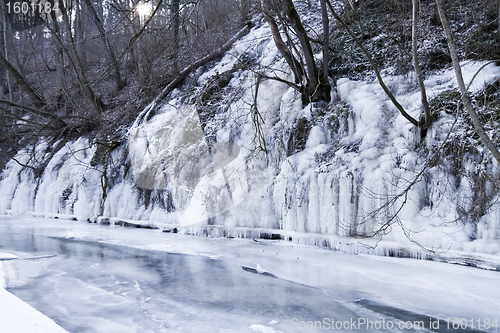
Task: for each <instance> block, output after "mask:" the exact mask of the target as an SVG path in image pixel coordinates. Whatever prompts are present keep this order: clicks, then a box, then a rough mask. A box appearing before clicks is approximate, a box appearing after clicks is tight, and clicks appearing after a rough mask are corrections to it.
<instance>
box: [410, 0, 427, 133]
mask: <svg viewBox="0 0 500 333" xmlns="http://www.w3.org/2000/svg"><path fill="white" fill-rule="evenodd" d="M417 25H418V0H413V26H412V51H413V67H415V73H416V74H417V80H418V85H419V87H420V95H421V97H422V105H423V107H424V113H425V123H424V128H427V127H429V126H430V125H431V122H432V121H431V111H430V109H429V103H428V102H427V94H426V92H425V85H424V77H423V75H422V70H421V69H420V64H419V63H418V53H417V49H418V43H417V28H418V26H417Z"/></svg>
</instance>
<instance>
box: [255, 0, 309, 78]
mask: <svg viewBox="0 0 500 333" xmlns="http://www.w3.org/2000/svg"><path fill="white" fill-rule="evenodd" d="M260 3H261V6H262V13H263V14H264V18H265V19H266V21H267V24H269V27H271V32H272V34H273V39H274V44H275V45H276V48H277V49H278V51H279V52H280V53H281V55H282V56H283V58H285V61H286V63H287V64H288V66H289V67H290V68H291V69H292V72H293V75H295V83H299V82H302V78H303V77H304V73H303V72H302V66H300V63H299V62H298V60H297V59H296V58H295V57H294V56H293V54H292V52H291V51H290V49H289V48H288V46H287V45H286V44H285V42H284V41H283V39H282V38H281V34H280V30H279V28H278V24H277V23H276V21H275V20H274V18H273V17H272V16H271V10H270V7H269V0H261V2H260Z"/></svg>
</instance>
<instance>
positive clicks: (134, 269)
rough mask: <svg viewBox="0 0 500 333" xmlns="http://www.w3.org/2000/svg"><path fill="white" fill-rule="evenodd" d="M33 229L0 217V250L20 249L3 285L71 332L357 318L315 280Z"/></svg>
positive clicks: (281, 326)
mask: <svg viewBox="0 0 500 333" xmlns="http://www.w3.org/2000/svg"><path fill="white" fill-rule="evenodd" d="M40 230H41V229H39V228H32V229H30V228H21V227H17V226H16V224H15V223H9V222H8V221H5V220H2V221H0V251H3V252H12V253H16V254H18V255H19V256H20V257H21V258H20V259H16V260H9V261H4V262H3V263H4V269H5V271H6V282H7V287H8V290H9V291H10V292H12V293H13V294H15V295H16V296H18V297H19V298H21V299H22V300H24V301H26V302H28V303H29V304H30V305H32V306H33V307H35V308H36V309H38V310H39V311H41V312H42V313H44V314H46V315H47V316H49V317H50V318H52V319H53V320H54V321H55V322H57V323H58V324H59V325H61V326H62V327H63V328H65V329H66V330H68V331H69V332H260V331H261V330H260V329H264V328H265V327H264V326H266V327H268V328H269V329H273V330H275V331H276V332H280V331H282V332H292V331H297V330H295V329H294V328H296V327H297V325H295V326H293V325H292V322H291V320H292V319H293V318H307V319H308V320H323V319H324V318H332V317H335V318H336V319H337V320H340V319H346V320H350V319H351V318H357V316H356V315H355V314H354V313H352V312H351V311H350V310H348V309H347V308H345V307H344V306H343V305H342V304H340V303H338V302H336V301H335V300H333V299H332V298H331V297H329V296H327V295H326V294H325V293H323V292H322V291H321V290H319V289H315V288H310V287H307V286H303V285H300V284H296V283H292V282H288V281H284V280H280V279H277V278H274V277H273V276H269V275H267V276H266V275H261V274H256V273H255V271H254V270H249V269H243V268H242V267H241V266H238V265H234V264H228V263H224V262H222V261H219V260H214V259H209V258H206V257H201V256H189V255H180V254H169V253H165V252H159V251H146V250H140V249H134V248H129V247H125V246H114V245H106V244H101V243H97V242H88V241H81V240H75V239H68V238H55V237H50V236H47V234H50V232H47V230H44V231H43V234H42V232H41V231H40ZM252 325H263V326H252ZM307 331H309V332H311V331H316V330H307ZM318 331H320V330H318ZM269 332H272V331H269Z"/></svg>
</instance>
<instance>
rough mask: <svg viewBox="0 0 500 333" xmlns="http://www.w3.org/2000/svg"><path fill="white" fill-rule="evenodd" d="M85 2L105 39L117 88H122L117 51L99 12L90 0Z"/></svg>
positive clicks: (123, 85) (123, 84)
mask: <svg viewBox="0 0 500 333" xmlns="http://www.w3.org/2000/svg"><path fill="white" fill-rule="evenodd" d="M85 4H86V5H87V8H88V10H89V13H90V16H91V17H92V19H93V20H94V22H95V25H96V27H97V30H98V31H99V35H100V36H101V38H102V40H103V41H104V45H105V46H106V52H107V53H108V57H109V61H110V62H111V66H113V67H114V69H115V70H114V76H115V83H116V89H117V90H118V91H119V90H122V89H123V87H125V83H124V82H123V80H122V77H121V75H120V66H119V64H118V61H117V59H116V55H115V52H114V51H113V48H112V47H111V44H110V42H109V39H108V35H107V34H106V31H105V30H104V26H103V23H102V21H101V19H100V18H99V16H98V15H97V12H96V11H95V9H94V6H93V5H92V3H91V2H90V0H85Z"/></svg>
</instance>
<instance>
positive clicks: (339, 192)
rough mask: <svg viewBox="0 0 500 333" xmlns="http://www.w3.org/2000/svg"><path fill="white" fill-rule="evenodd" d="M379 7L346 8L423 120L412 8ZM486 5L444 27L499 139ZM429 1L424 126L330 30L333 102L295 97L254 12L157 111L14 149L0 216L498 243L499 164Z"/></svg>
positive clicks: (306, 239)
mask: <svg viewBox="0 0 500 333" xmlns="http://www.w3.org/2000/svg"><path fill="white" fill-rule="evenodd" d="M385 3H388V2H384V1H382V2H381V1H365V4H364V6H365V7H363V8H362V9H361V8H358V11H357V12H349V11H347V10H346V12H345V13H344V14H345V17H347V18H348V20H349V24H351V25H352V27H353V30H354V31H355V33H359V34H360V36H361V37H362V40H364V41H365V42H366V44H367V45H368V49H369V51H370V52H372V53H373V56H374V58H375V60H376V62H377V65H378V66H380V68H381V69H383V70H382V77H383V80H384V82H385V84H386V85H387V87H388V89H389V90H390V91H391V93H392V94H393V95H394V96H395V98H396V99H397V101H398V102H399V103H400V105H401V106H402V107H403V108H404V109H405V110H406V112H407V113H408V114H409V115H410V116H412V117H413V118H415V119H420V118H421V115H422V102H421V95H420V90H419V87H418V84H417V80H416V77H415V74H414V72H413V71H412V66H411V52H410V51H408V50H409V49H408V47H410V49H411V45H410V44H411V38H410V40H408V39H407V36H408V35H407V32H405V31H406V30H408V27H409V26H410V25H409V24H408V22H406V21H403V22H399V23H398V22H396V21H398V20H399V19H396V18H395V17H399V16H396V15H395V14H394V12H393V11H395V12H396V13H398V15H401V17H405V18H406V17H407V16H408V15H409V13H410V11H409V9H408V8H407V7H406V6H405V4H404V3H402V2H398V1H396V2H395V3H396V4H397V5H398V6H399V7H398V6H396V5H395V6H396V7H394V8H388V7H387V5H386V4H385ZM466 5H467V6H469V7H467V8H470V7H471V6H473V4H472V3H467V4H466ZM311 6H312V7H308V6H307V5H306V4H303V3H297V8H298V9H299V12H300V13H301V16H302V18H303V22H304V24H305V26H306V27H307V29H308V32H309V34H310V35H311V36H313V37H312V38H311V39H312V40H313V46H314V47H313V52H314V54H315V57H316V62H317V63H318V64H319V63H320V62H321V60H322V54H321V47H320V46H321V45H320V43H314V39H315V37H314V36H315V34H317V32H318V31H321V29H322V28H321V19H320V18H321V13H320V10H319V3H316V2H313V3H312V4H311ZM483 7H485V8H486V7H488V6H486V5H483ZM485 8H482V10H483V11H482V12H481V13H487V15H486V14H485V16H484V17H479V16H480V14H477V15H478V17H472V18H471V17H470V16H468V14H467V13H466V12H461V13H460V15H463V17H462V16H460V15H459V14H455V16H453V17H452V23H453V25H454V29H455V32H456V33H457V35H458V38H457V40H458V45H459V48H460V55H461V56H462V57H463V58H465V59H466V60H464V61H462V62H461V63H460V65H461V68H462V71H463V76H464V80H465V83H466V84H470V86H469V92H470V95H471V97H472V101H473V104H474V106H475V108H476V109H477V110H478V111H479V114H480V119H481V120H482V121H483V124H484V126H485V129H486V132H487V133H488V135H489V137H490V138H492V139H493V142H494V144H495V145H496V146H497V147H498V144H499V142H498V137H499V136H498V128H499V127H498V126H499V121H500V107H499V105H498V103H499V102H498V97H499V94H500V93H499V91H500V89H499V83H498V82H499V81H498V80H499V78H500V67H498V66H496V64H495V63H492V62H489V61H488V59H493V57H492V55H493V54H494V53H495V52H497V50H496V49H494V48H493V47H492V46H491V45H490V44H489V43H490V39H488V38H487V36H486V35H487V33H489V34H491V36H492V37H491V36H490V37H491V38H496V37H495V35H494V31H495V30H494V29H492V28H491V27H490V22H487V21H486V20H488V19H490V18H491V17H490V16H491V15H490V13H489V12H488V8H486V9H485ZM433 10H434V6H433V5H432V3H431V2H429V3H427V2H425V1H424V2H423V5H422V17H423V19H422V22H421V23H420V24H421V26H422V35H423V37H422V40H421V41H419V45H421V46H422V47H421V49H420V51H419V52H420V56H421V58H422V64H423V69H424V73H425V75H424V76H425V81H424V82H425V86H426V90H427V96H428V98H429V102H430V103H429V104H430V108H431V111H432V117H433V121H432V125H431V126H430V127H429V128H418V127H416V126H414V125H412V124H411V123H410V122H408V120H407V119H405V118H404V117H403V116H402V115H401V113H400V112H398V110H397V109H396V108H395V107H394V104H393V103H391V101H390V100H389V97H388V96H387V94H386V93H384V91H383V90H382V88H381V86H380V84H379V82H378V81H377V79H376V78H374V76H373V73H372V71H371V67H370V66H369V64H368V63H367V62H366V60H365V58H364V56H363V54H362V53H361V52H360V51H359V49H358V48H357V47H356V44H354V43H353V42H352V41H351V40H349V36H348V35H347V34H346V33H345V31H343V30H342V28H341V27H340V26H334V25H332V26H331V29H332V31H331V33H330V36H331V37H330V38H331V39H330V41H331V46H330V48H331V50H330V51H331V54H332V57H331V59H330V61H329V65H330V66H329V76H330V77H329V80H330V83H331V85H332V91H331V95H332V100H331V102H329V103H326V102H321V101H320V102H315V103H308V104H306V103H304V98H303V95H302V94H301V91H300V90H298V89H296V87H294V86H293V82H294V74H293V72H292V71H291V70H290V67H289V66H288V64H287V63H286V61H285V60H284V59H283V57H282V56H281V54H280V52H279V51H278V49H277V47H276V43H275V41H274V40H273V37H272V33H271V30H270V27H269V25H268V24H266V21H265V20H264V18H263V17H262V15H261V14H256V15H255V16H254V17H253V25H254V26H253V28H252V29H251V30H250V32H249V33H248V34H246V35H245V36H244V37H242V38H240V39H239V40H238V41H236V42H235V43H234V44H233V46H232V47H231V48H230V49H229V51H227V52H226V53H225V55H224V56H223V57H222V59H220V60H218V61H212V62H210V63H208V64H206V65H205V66H203V67H200V68H199V69H198V70H197V71H195V72H194V73H192V74H191V75H190V76H189V80H187V81H188V82H184V84H183V85H182V86H178V87H177V89H175V90H173V91H172V92H171V93H169V94H168V95H167V96H166V97H165V98H164V99H162V101H161V104H160V106H159V108H158V109H154V112H151V110H152V109H151V108H149V109H148V108H146V110H147V111H148V112H142V113H140V111H141V110H137V114H139V113H140V115H139V116H138V118H136V119H135V121H134V123H133V124H131V125H130V126H129V127H128V132H127V133H126V135H122V136H121V137H120V136H116V135H115V136H112V137H110V138H109V139H99V140H97V139H93V138H96V137H98V136H95V135H84V136H82V137H80V138H78V139H71V140H63V139H59V140H56V141H55V142H54V140H50V139H48V138H46V139H41V140H39V142H38V143H37V144H36V145H34V146H27V147H26V148H24V149H21V150H20V151H19V152H18V153H17V154H16V155H15V157H14V159H12V160H10V161H9V162H8V163H7V165H6V167H5V170H4V171H3V173H2V178H1V182H0V188H1V195H0V211H1V212H2V213H11V214H23V213H29V212H31V213H32V214H35V215H45V216H58V217H60V218H64V217H69V218H76V219H78V220H80V221H91V222H99V223H115V224H122V225H127V226H143V227H149V228H161V229H164V230H165V231H169V232H170V231H171V232H184V233H195V234H201V235H213V236H226V237H254V238H259V237H261V238H273V239H283V240H286V241H292V242H298V243H301V244H311V245H319V246H325V247H329V248H332V249H338V250H342V251H346V252H351V253H373V254H383V255H396V256H407V257H419V258H420V257H430V256H431V255H433V254H434V253H437V254H438V255H443V254H444V253H447V252H448V251H452V252H453V251H455V250H460V251H465V252H482V253H488V254H497V253H500V242H499V238H500V214H499V210H498V208H499V207H498V203H497V201H498V199H499V198H498V194H499V193H498V186H499V182H498V177H499V173H498V165H497V162H496V161H495V159H494V158H493V157H492V155H491V154H490V152H489V151H488V150H487V149H486V148H485V147H484V146H483V143H482V142H481V139H480V138H479V137H478V136H477V134H476V130H475V128H474V126H473V124H472V123H471V120H470V118H469V116H468V115H467V114H466V112H465V108H464V106H463V105H462V101H461V99H460V93H459V92H458V86H457V82H456V77H455V72H454V71H453V68H452V67H451V64H450V61H451V59H450V58H448V55H447V54H448V53H447V52H448V51H447V46H446V44H445V43H446V42H445V41H444V42H443V37H442V35H440V34H442V31H441V30H440V27H439V25H438V24H437V23H436V22H434V20H437V19H436V18H435V14H434V12H433ZM453 13H455V12H453ZM471 15H472V14H471ZM472 16H474V15H472ZM377 22H379V24H377ZM380 22H386V23H387V24H388V25H387V28H381V27H380ZM426 27H430V28H429V29H426ZM467 27H468V28H467ZM410 29H411V27H410ZM482 29H486V30H485V34H482V33H481V31H483V30H482ZM424 31H426V33H424ZM320 35H321V34H317V36H318V40H319V37H321V36H320ZM410 36H411V35H410ZM438 36H439V37H438ZM464 36H469V37H470V38H467V39H465V38H464ZM474 36H475V37H481V38H482V39H483V40H477V39H474V38H472V37H474ZM290 38H291V39H290V40H291V41H293V40H294V37H290ZM405 38H406V39H405ZM481 38H479V39H481ZM473 41H476V42H473ZM474 43H475V44H474ZM110 130H112V129H110V128H108V129H106V131H110ZM118 133H120V132H118ZM115 134H116V133H115ZM40 142H41V143H40Z"/></svg>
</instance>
